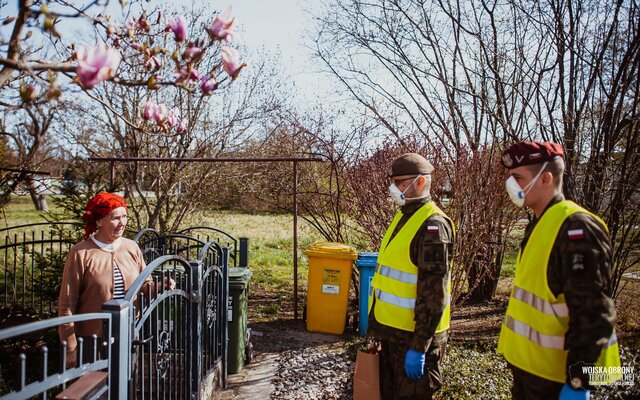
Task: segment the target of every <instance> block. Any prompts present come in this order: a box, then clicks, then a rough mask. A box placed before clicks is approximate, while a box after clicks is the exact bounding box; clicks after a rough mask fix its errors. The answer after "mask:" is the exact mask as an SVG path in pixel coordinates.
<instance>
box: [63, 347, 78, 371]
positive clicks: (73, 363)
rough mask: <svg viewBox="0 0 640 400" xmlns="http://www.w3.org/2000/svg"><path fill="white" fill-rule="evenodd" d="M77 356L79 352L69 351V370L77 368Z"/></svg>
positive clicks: (67, 364)
mask: <svg viewBox="0 0 640 400" xmlns="http://www.w3.org/2000/svg"><path fill="white" fill-rule="evenodd" d="M77 354H78V352H77V351H76V350H73V351H67V363H66V366H67V369H70V368H75V366H76V361H77Z"/></svg>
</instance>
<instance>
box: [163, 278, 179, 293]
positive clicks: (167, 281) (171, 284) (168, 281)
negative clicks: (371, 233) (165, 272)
mask: <svg viewBox="0 0 640 400" xmlns="http://www.w3.org/2000/svg"><path fill="white" fill-rule="evenodd" d="M162 288H163V289H169V290H173V289H175V288H176V281H174V280H173V279H172V278H170V277H168V276H166V277H165V278H164V284H163V285H162Z"/></svg>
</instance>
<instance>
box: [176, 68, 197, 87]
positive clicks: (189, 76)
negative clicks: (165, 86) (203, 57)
mask: <svg viewBox="0 0 640 400" xmlns="http://www.w3.org/2000/svg"><path fill="white" fill-rule="evenodd" d="M173 76H174V77H175V78H176V83H189V82H192V81H199V80H200V73H199V72H198V71H197V70H196V69H195V68H192V67H190V66H186V65H184V66H182V67H180V69H179V70H178V71H176V72H174V73H173Z"/></svg>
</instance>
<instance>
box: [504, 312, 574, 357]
mask: <svg viewBox="0 0 640 400" xmlns="http://www.w3.org/2000/svg"><path fill="white" fill-rule="evenodd" d="M504 324H505V326H506V327H507V328H509V329H511V330H512V331H514V332H515V333H517V334H518V335H520V336H524V337H526V338H527V339H529V340H531V341H532V342H533V343H535V344H537V345H539V346H542V347H546V348H548V349H560V350H563V349H564V335H563V336H552V335H545V334H544V333H540V332H538V331H537V330H535V329H533V328H532V327H530V326H529V325H527V324H525V323H524V322H520V321H518V320H517V319H513V318H512V317H509V316H507V320H506V321H505V323H504Z"/></svg>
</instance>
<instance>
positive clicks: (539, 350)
mask: <svg viewBox="0 0 640 400" xmlns="http://www.w3.org/2000/svg"><path fill="white" fill-rule="evenodd" d="M579 212H583V213H587V214H589V215H591V216H593V217H594V218H596V219H597V220H598V221H599V222H600V223H601V224H602V225H603V226H604V227H605V229H607V230H608V228H607V225H606V224H605V223H604V221H602V220H601V219H600V218H598V217H597V216H596V215H594V214H593V213H591V212H589V211H587V210H586V209H584V208H582V207H580V206H578V205H577V204H575V203H573V202H571V201H566V200H565V201H561V202H559V203H556V204H554V205H553V206H551V207H550V208H549V209H548V210H547V211H546V212H545V213H544V214H543V215H542V218H540V220H539V221H538V223H537V224H536V226H535V227H534V228H533V232H531V236H530V237H529V240H528V241H527V244H526V246H525V248H524V250H523V251H521V252H520V253H519V254H518V259H517V262H516V274H515V281H514V286H513V289H512V291H511V297H510V298H509V306H508V307H507V314H506V315H505V319H504V322H503V324H502V328H501V330H500V337H499V339H498V353H500V354H503V355H504V357H505V358H506V359H507V361H508V362H510V363H511V364H513V365H515V366H516V367H518V368H520V369H522V370H524V371H527V372H529V373H531V374H534V375H537V376H539V377H542V378H545V379H548V380H550V381H555V382H561V383H562V382H565V381H566V377H567V373H568V367H570V366H568V365H567V350H565V343H564V339H565V334H566V333H567V330H568V329H569V309H568V308H567V304H566V303H565V299H564V294H560V295H559V296H558V297H556V296H554V294H553V293H552V292H551V289H549V285H548V282H547V268H548V263H549V256H550V255H551V250H552V248H553V244H554V243H555V241H556V238H557V236H558V232H559V231H560V228H561V226H562V224H563V222H564V221H565V220H566V219H567V218H568V217H569V216H570V215H572V214H575V213H579ZM596 365H598V366H603V367H619V366H620V355H619V352H618V343H617V339H616V334H615V330H614V331H613V333H612V334H611V337H610V339H609V343H608V344H607V347H606V348H605V349H603V351H602V353H601V354H600V357H599V359H598V361H597V362H596ZM620 378H621V376H620V375H619V374H615V373H614V374H610V376H608V377H607V378H605V382H602V381H600V383H610V382H615V381H616V380H618V379H620Z"/></svg>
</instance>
